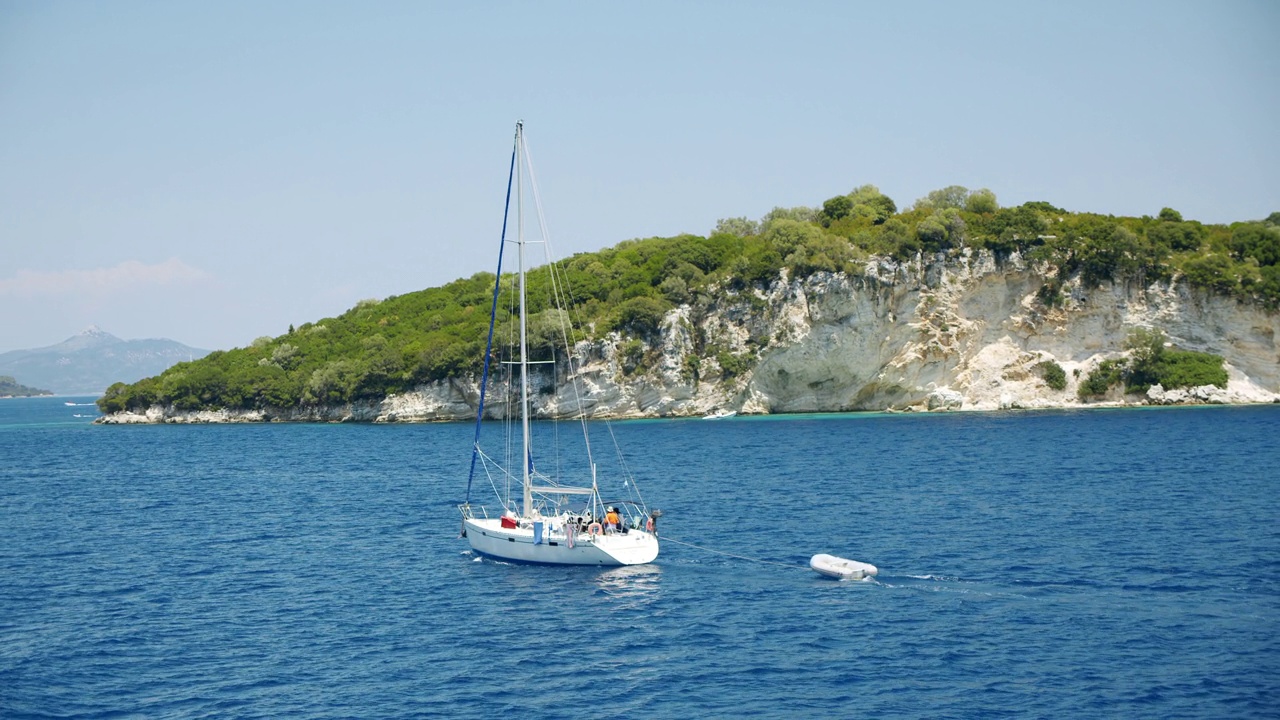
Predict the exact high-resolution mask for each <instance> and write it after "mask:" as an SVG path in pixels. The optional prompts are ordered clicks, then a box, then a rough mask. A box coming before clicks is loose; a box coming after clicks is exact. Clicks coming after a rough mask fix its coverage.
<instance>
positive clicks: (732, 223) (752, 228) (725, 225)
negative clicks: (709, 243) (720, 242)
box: [711, 217, 760, 237]
mask: <svg viewBox="0 0 1280 720" xmlns="http://www.w3.org/2000/svg"><path fill="white" fill-rule="evenodd" d="M758 232H760V223H758V222H756V221H755V220H748V219H746V218H745V217H732V218H720V219H719V220H717V221H716V226H715V229H713V230H712V231H711V234H712V235H719V234H721V233H727V234H729V235H737V236H738V237H747V236H749V235H755V234H756V233H758Z"/></svg>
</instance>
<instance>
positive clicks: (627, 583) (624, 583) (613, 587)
mask: <svg viewBox="0 0 1280 720" xmlns="http://www.w3.org/2000/svg"><path fill="white" fill-rule="evenodd" d="M661 578H662V568H661V567H659V566H658V565H623V566H622V567H615V568H609V569H608V570H604V571H603V572H601V573H600V574H599V575H596V578H595V579H596V585H597V586H598V587H599V588H600V590H601V591H602V592H603V593H604V594H605V595H606V596H607V597H608V598H609V599H611V600H613V601H616V602H619V603H620V605H621V607H623V608H638V607H644V606H645V605H648V604H649V603H651V602H653V601H654V600H657V599H658V591H659V589H660V588H661V585H660V582H659V581H660V580H661Z"/></svg>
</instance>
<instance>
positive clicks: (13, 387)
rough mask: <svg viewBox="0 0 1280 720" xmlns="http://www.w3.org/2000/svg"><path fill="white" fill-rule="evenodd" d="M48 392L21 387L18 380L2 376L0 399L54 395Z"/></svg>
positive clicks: (0, 377) (0, 378)
mask: <svg viewBox="0 0 1280 720" xmlns="http://www.w3.org/2000/svg"><path fill="white" fill-rule="evenodd" d="M52 394H53V393H51V392H49V391H48V390H40V389H37V388H33V387H27V386H26V385H19V384H18V381H17V380H14V379H13V378H11V377H9V376H8V375H0V398H7V397H33V396H35V395H52Z"/></svg>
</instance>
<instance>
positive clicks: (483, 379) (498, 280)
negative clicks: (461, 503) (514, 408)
mask: <svg viewBox="0 0 1280 720" xmlns="http://www.w3.org/2000/svg"><path fill="white" fill-rule="evenodd" d="M519 139H520V132H519V127H518V126H517V128H516V142H515V144H514V145H513V146H512V148H511V169H510V170H509V171H508V172H507V199H506V202H505V203H504V204H503V208H502V236H501V237H500V238H499V241H498V272H497V277H495V278H494V279H493V305H492V306H491V307H490V308H489V339H488V340H487V341H486V342H485V348H484V372H483V374H481V376H480V399H479V400H478V401H477V402H476V438H475V441H474V442H473V443H472V445H471V447H472V450H471V470H470V472H468V473H467V502H468V503H469V502H471V481H472V479H473V478H475V475H476V451H477V450H478V449H479V446H480V423H481V421H482V420H484V392H485V387H486V386H487V385H488V384H489V354H490V352H492V350H493V322H494V320H495V319H496V318H497V317H498V288H499V287H501V284H502V254H503V252H502V251H503V246H504V245H506V243H507V218H508V217H509V216H510V214H511V181H512V179H514V178H515V174H516V149H517V148H519V146H520V142H519Z"/></svg>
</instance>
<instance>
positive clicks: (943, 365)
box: [106, 251, 1280, 422]
mask: <svg viewBox="0 0 1280 720" xmlns="http://www.w3.org/2000/svg"><path fill="white" fill-rule="evenodd" d="M1045 273H1046V270H1044V269H1042V268H1035V267H1030V266H1029V265H1028V264H1027V263H1026V262H1025V261H1023V260H1022V259H1021V258H1019V257H1018V256H1016V255H1015V256H1014V257H1012V258H1010V259H1008V260H1007V261H1005V262H1003V263H997V262H996V259H995V258H994V257H993V256H992V255H991V254H990V253H989V252H985V251H982V252H965V253H963V254H961V255H960V256H958V257H952V258H950V259H946V260H944V259H941V258H939V259H937V260H936V261H933V262H919V261H917V262H911V263H896V262H892V261H888V260H883V259H878V260H874V261H872V262H870V263H868V264H867V266H866V267H865V272H864V274H862V275H860V276H855V277H850V276H846V275H843V274H838V275H832V274H827V273H819V274H816V275H813V276H811V277H808V278H805V279H802V280H791V279H787V278H785V277H784V278H783V279H782V280H781V281H779V282H776V283H774V284H773V286H772V287H771V288H770V289H769V291H768V292H763V291H759V290H756V291H750V292H743V293H739V294H736V295H735V294H732V293H730V294H727V295H726V296H724V298H723V299H722V300H721V301H720V302H718V303H715V304H712V305H693V306H691V305H685V306H681V307H679V308H677V309H675V310H673V311H671V312H670V313H668V315H667V317H666V318H665V321H664V323H663V328H662V332H661V338H660V339H655V340H654V341H653V342H651V343H649V344H648V345H646V346H645V347H643V348H637V347H636V346H635V345H634V343H632V344H631V345H630V347H628V345H627V343H624V342H623V340H622V338H619V337H618V336H616V335H613V336H610V337H608V338H606V339H604V340H602V341H599V342H594V343H580V344H579V345H578V346H577V347H576V348H575V353H574V354H575V356H576V357H575V362H574V366H575V370H574V371H573V374H574V375H575V376H576V377H577V378H578V379H579V380H580V381H581V382H580V383H578V384H577V386H576V387H577V388H579V389H578V390H575V384H574V383H570V382H568V379H569V377H570V370H569V367H568V364H567V363H561V364H560V365H557V366H556V367H555V369H554V371H552V370H550V369H549V368H548V369H544V370H543V371H542V374H541V375H539V376H536V377H535V378H534V381H533V383H532V387H533V389H534V391H535V393H536V394H535V395H534V407H535V409H536V411H537V413H538V414H539V415H540V416H542V417H552V416H566V415H570V414H572V408H573V407H575V406H576V402H575V400H574V398H575V394H576V393H577V392H582V394H583V402H584V404H585V406H586V408H587V412H588V414H589V415H590V416H592V417H615V418H617V417H668V416H699V415H703V414H706V413H708V412H711V411H713V410H718V409H729V410H736V411H738V412H741V413H796V412H832V411H849V410H899V411H905V410H996V409H1004V408H1056V407H1076V406H1080V405H1082V403H1081V402H1080V401H1079V400H1078V398H1077V394H1076V391H1077V388H1078V384H1079V382H1080V381H1081V380H1082V379H1083V378H1085V377H1086V376H1087V375H1088V373H1089V372H1090V371H1091V370H1092V369H1093V368H1095V367H1096V366H1097V365H1098V364H1099V363H1100V362H1102V361H1103V360H1106V359H1110V358H1118V357H1121V356H1123V354H1124V352H1123V350H1122V347H1123V343H1124V341H1125V339H1126V337H1127V336H1128V334H1129V332H1130V331H1132V330H1133V329H1135V328H1148V329H1158V330H1161V331H1163V332H1164V333H1165V334H1166V335H1167V336H1168V338H1169V340H1170V341H1171V342H1172V343H1173V344H1174V345H1175V346H1177V347H1179V348H1182V349H1186V350H1198V351H1202V352H1208V353H1213V354H1215V355H1220V356H1222V357H1224V358H1225V359H1226V369H1227V372H1228V376H1229V382H1228V385H1227V387H1226V388H1225V389H1220V388H1216V387H1212V386H1208V387H1204V388H1193V389H1190V390H1185V389H1184V390H1176V391H1164V390H1163V389H1161V388H1160V387H1159V386H1156V387H1153V388H1152V389H1151V390H1150V392H1149V393H1148V394H1147V395H1146V396H1142V397H1133V396H1129V397H1123V396H1120V395H1116V396H1114V397H1109V398H1107V399H1106V400H1105V401H1104V402H1103V403H1097V402H1094V403H1090V405H1098V404H1124V403H1130V404H1132V403H1142V404H1148V403H1150V404H1166V403H1257V402H1280V348H1278V347H1277V344H1276V337H1277V335H1280V314H1277V313H1275V312H1271V311H1267V310H1264V309H1262V308H1259V307H1256V306H1253V305H1248V304H1241V303H1240V302H1238V301H1236V300H1233V299H1230V298H1226V297H1221V296H1216V295H1207V294H1205V293H1203V292H1201V291H1194V290H1191V289H1190V288H1189V287H1187V286H1186V285H1185V284H1182V283H1179V282H1176V281H1174V282H1161V283H1154V284H1150V285H1147V286H1140V285H1135V284H1126V283H1118V284H1109V285H1103V286H1102V287H1099V288H1085V287H1084V286H1082V285H1081V284H1080V283H1079V281H1078V280H1074V281H1068V282H1066V283H1064V285H1063V291H1062V302H1061V303H1055V305H1054V306H1052V307H1048V306H1046V305H1045V304H1043V303H1042V302H1040V301H1039V300H1038V299H1037V291H1039V290H1040V288H1041V287H1042V286H1043V285H1044V282H1045ZM1045 360H1052V361H1055V362H1056V363H1058V364H1059V365H1060V366H1061V367H1062V368H1063V369H1064V370H1065V372H1066V377H1067V386H1066V388H1065V389H1062V390H1053V389H1051V388H1050V387H1049V386H1048V384H1047V383H1046V382H1045V380H1044V379H1042V377H1041V374H1040V373H1039V372H1038V371H1037V370H1036V365H1037V364H1038V363H1040V362H1042V361H1045ZM721 361H726V362H728V367H722V366H721ZM544 367H545V366H544ZM552 372H554V375H555V377H554V381H553V378H552V375H551V373H552ZM496 384H497V385H498V386H499V390H500V389H501V385H502V383H501V382H498V383H496ZM1117 392H1118V391H1117ZM478 394H479V393H478V379H476V378H470V379H466V380H451V381H446V382H440V383H435V384H432V385H427V386H423V387H420V388H418V389H417V390H415V391H414V392H410V393H404V394H400V395H393V396H391V397H388V398H386V399H384V400H382V401H379V402H368V403H362V404H359V403H358V404H351V405H343V406H335V407H319V408H291V409H281V410H276V411H269V412H263V411H197V412H179V411H174V410H172V409H166V408H158V407H157V408H152V409H151V410H149V411H148V412H147V413H145V414H131V413H121V414H117V415H113V416H111V417H109V418H107V419H106V422H228V421H230V422H235V421H247V422H255V421H264V420H311V421H374V422H397V421H429V420H462V419H467V418H474V417H475V404H476V398H477V397H478ZM491 396H492V394H491ZM503 412H504V407H503V406H501V405H500V404H496V403H490V404H489V405H488V406H487V407H486V414H492V415H494V416H500V415H501V414H502V413H503Z"/></svg>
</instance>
